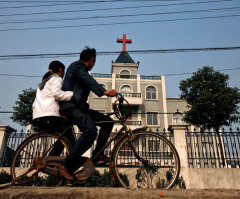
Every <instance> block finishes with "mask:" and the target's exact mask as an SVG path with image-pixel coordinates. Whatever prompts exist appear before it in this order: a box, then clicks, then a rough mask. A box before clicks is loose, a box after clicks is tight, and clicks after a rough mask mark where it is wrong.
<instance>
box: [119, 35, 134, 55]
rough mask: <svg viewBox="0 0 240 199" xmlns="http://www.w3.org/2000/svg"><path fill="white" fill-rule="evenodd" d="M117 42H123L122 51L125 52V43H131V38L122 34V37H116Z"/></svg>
mask: <svg viewBox="0 0 240 199" xmlns="http://www.w3.org/2000/svg"><path fill="white" fill-rule="evenodd" d="M117 43H123V49H122V51H123V52H126V43H132V40H131V39H126V34H123V38H122V39H117Z"/></svg>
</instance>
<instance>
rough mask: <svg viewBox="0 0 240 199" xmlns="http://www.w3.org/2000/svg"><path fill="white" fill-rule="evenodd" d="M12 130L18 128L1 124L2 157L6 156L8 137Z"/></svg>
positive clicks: (0, 154) (0, 153)
mask: <svg viewBox="0 0 240 199" xmlns="http://www.w3.org/2000/svg"><path fill="white" fill-rule="evenodd" d="M12 132H16V130H15V129H13V128H12V127H10V126H8V125H0V159H2V158H4V153H5V148H6V144H7V141H8V137H9V135H10V134H11V133H12Z"/></svg>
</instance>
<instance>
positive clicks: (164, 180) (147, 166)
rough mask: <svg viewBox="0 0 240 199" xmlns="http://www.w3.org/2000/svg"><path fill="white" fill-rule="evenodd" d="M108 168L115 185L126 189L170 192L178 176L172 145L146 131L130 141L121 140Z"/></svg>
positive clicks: (177, 161)
mask: <svg viewBox="0 0 240 199" xmlns="http://www.w3.org/2000/svg"><path fill="white" fill-rule="evenodd" d="M131 143H132V144H131ZM131 145H133V147H134V149H135V151H136V153H137V154H138V156H139V157H140V158H141V159H139V158H137V157H136V155H135V154H134V151H133V150H132V147H131ZM111 164H112V167H113V168H112V171H113V174H114V177H115V179H116V180H117V182H118V183H120V184H121V185H122V186H124V187H129V188H153V189H158V188H165V189H169V188H171V187H172V186H173V185H174V184H175V182H176V181H177V179H178V176H179V172H180V160H179V156H178V153H177V151H176V149H175V147H174V146H173V145H172V144H171V142H170V141H168V140H167V139H166V138H164V137H163V136H161V135H159V134H156V133H153V132H147V131H142V132H136V133H135V134H134V137H133V138H131V139H129V137H125V138H123V139H122V140H121V141H120V143H119V144H118V146H117V147H116V149H115V150H114V152H113V158H112V161H111Z"/></svg>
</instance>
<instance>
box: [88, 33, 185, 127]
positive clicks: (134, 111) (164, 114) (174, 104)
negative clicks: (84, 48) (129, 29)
mask: <svg viewBox="0 0 240 199" xmlns="http://www.w3.org/2000/svg"><path fill="white" fill-rule="evenodd" d="M117 41H118V42H121V43H123V50H122V52H121V53H120V55H119V56H118V58H117V59H116V61H115V62H113V61H112V66H111V73H108V74H107V73H92V76H93V77H94V78H95V79H96V80H97V81H98V82H99V83H100V84H102V85H103V86H104V87H105V88H106V89H107V90H109V89H115V90H117V91H118V92H120V93H121V94H123V96H124V97H125V99H126V100H127V101H128V102H129V104H130V110H131V114H130V116H129V118H128V124H129V125H130V127H131V128H132V129H134V128H139V127H143V126H148V127H149V128H151V129H152V130H153V131H154V130H156V129H158V130H159V131H163V130H164V129H165V130H167V129H168V126H169V124H171V123H181V122H182V117H183V114H182V113H183V112H184V111H186V110H187V103H186V101H185V100H182V99H180V98H168V97H167V96H166V85H165V77H164V76H161V75H141V74H139V73H138V68H139V67H140V64H139V62H137V63H136V62H135V61H134V60H133V59H132V58H131V56H130V55H129V53H128V52H127V51H126V43H131V40H129V39H128V40H127V39H126V35H123V39H118V40H117ZM141 67H147V66H141ZM115 100H116V98H108V97H106V96H103V97H97V96H96V95H95V94H94V93H91V94H90V96H89V104H90V108H92V109H95V110H98V111H101V112H103V113H110V112H112V111H113V109H112V105H113V103H114V101H115ZM114 119H117V118H114ZM119 128H120V125H118V124H115V126H114V130H116V129H117V130H118V129H119Z"/></svg>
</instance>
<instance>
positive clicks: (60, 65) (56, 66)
mask: <svg viewBox="0 0 240 199" xmlns="http://www.w3.org/2000/svg"><path fill="white" fill-rule="evenodd" d="M60 68H61V69H62V70H65V66H64V64H63V63H62V62H60V61H56V60H55V61H52V62H51V63H50V64H49V69H51V70H52V71H53V72H54V73H57V72H58V71H59V69H60Z"/></svg>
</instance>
